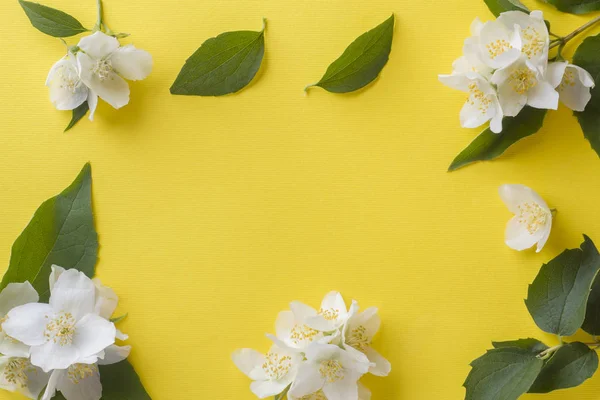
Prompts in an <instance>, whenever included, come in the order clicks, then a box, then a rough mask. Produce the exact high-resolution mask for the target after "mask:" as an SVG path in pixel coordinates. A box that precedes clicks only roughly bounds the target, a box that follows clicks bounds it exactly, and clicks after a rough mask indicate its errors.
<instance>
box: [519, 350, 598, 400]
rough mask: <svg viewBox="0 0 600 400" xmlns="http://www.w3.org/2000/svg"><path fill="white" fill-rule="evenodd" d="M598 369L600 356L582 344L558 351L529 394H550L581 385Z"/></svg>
mask: <svg viewBox="0 0 600 400" xmlns="http://www.w3.org/2000/svg"><path fill="white" fill-rule="evenodd" d="M597 369H598V355H597V354H596V351H595V350H592V349H590V348H589V347H587V346H586V345H585V344H583V343H580V342H575V343H569V344H566V345H564V346H562V347H561V348H560V349H558V350H557V351H556V352H555V353H554V354H553V355H552V357H551V358H550V359H549V360H548V362H546V364H545V365H544V367H543V368H542V372H540V374H539V376H538V377H537V379H536V380H535V382H534V383H533V385H532V386H531V388H530V389H529V393H548V392H551V391H553V390H558V389H567V388H572V387H575V386H579V385H581V384H582V383H583V382H584V381H585V380H586V379H589V378H591V377H592V375H594V372H596V370H597Z"/></svg>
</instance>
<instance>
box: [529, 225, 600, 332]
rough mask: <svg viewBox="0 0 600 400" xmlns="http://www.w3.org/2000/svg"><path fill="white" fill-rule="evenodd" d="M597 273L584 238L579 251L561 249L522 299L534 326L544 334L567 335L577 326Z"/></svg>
mask: <svg viewBox="0 0 600 400" xmlns="http://www.w3.org/2000/svg"><path fill="white" fill-rule="evenodd" d="M599 270H600V254H599V253H598V250H597V249H596V246H594V243H593V242H592V240H591V239H590V238H589V237H587V236H585V235H584V242H583V243H582V244H581V248H580V249H572V250H565V251H564V252H563V253H561V254H560V255H559V256H558V257H556V258H555V259H553V260H552V261H550V262H549V263H548V264H544V265H542V268H541V269H540V272H539V273H538V275H537V277H536V278H535V280H534V281H533V283H532V284H531V285H529V291H528V297H527V300H525V304H526V305H527V309H528V310H529V313H530V314H531V316H532V317H533V319H534V321H535V323H536V324H537V326H539V327H540V329H542V330H543V331H545V332H548V333H554V334H556V335H559V336H571V335H573V334H574V333H575V332H576V331H577V329H579V328H580V327H581V325H582V324H583V321H584V318H585V312H586V304H587V301H588V297H589V294H590V288H591V287H592V282H593V281H594V279H595V278H596V275H597V274H598V271H599Z"/></svg>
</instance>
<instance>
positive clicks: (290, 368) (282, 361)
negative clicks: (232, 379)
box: [231, 346, 302, 399]
mask: <svg viewBox="0 0 600 400" xmlns="http://www.w3.org/2000/svg"><path fill="white" fill-rule="evenodd" d="M231 358H232V360H233V362H234V364H235V365H236V366H237V367H238V368H239V370H240V371H242V372H243V373H244V374H246V376H248V377H249V378H250V379H252V380H253V381H254V382H252V383H251V384H250V390H251V391H252V393H254V394H255V395H256V396H258V397H259V398H261V399H265V398H267V397H271V396H276V395H278V394H279V393H281V392H283V391H284V390H285V388H287V387H288V386H289V385H290V384H291V383H292V382H293V381H294V379H295V378H296V373H297V372H298V365H299V364H300V362H301V361H302V357H301V356H300V355H299V354H297V353H294V352H291V351H288V350H285V349H281V348H279V347H277V346H272V347H271V350H269V352H268V353H267V354H266V355H262V354H260V353H259V352H257V351H255V350H252V349H240V350H236V351H235V352H234V353H233V354H232V356H231Z"/></svg>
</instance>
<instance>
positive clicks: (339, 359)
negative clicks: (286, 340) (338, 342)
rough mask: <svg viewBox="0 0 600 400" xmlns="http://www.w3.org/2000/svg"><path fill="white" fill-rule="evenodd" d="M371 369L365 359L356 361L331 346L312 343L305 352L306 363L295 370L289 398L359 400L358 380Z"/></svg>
mask: <svg viewBox="0 0 600 400" xmlns="http://www.w3.org/2000/svg"><path fill="white" fill-rule="evenodd" d="M370 366H371V364H370V363H369V360H368V359H367V358H366V357H364V356H363V357H362V358H357V357H355V355H353V354H351V353H349V352H347V351H346V350H344V349H342V348H340V347H339V346H335V345H332V344H321V343H313V344H311V345H310V346H308V348H307V349H306V361H304V362H303V363H302V364H301V365H300V367H299V368H298V375H297V376H296V379H295V380H294V383H293V384H292V387H291V388H290V391H289V395H290V397H296V398H302V397H303V396H307V395H312V394H315V393H318V392H319V391H322V392H323V394H324V395H325V396H326V398H327V399H328V400H358V380H359V379H360V377H361V376H363V375H364V374H366V373H367V372H368V371H369V367H370ZM317 398H318V397H317Z"/></svg>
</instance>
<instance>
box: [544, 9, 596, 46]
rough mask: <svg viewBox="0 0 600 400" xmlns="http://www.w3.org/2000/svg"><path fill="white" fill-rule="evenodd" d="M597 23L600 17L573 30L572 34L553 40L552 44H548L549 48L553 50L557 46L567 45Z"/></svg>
mask: <svg viewBox="0 0 600 400" xmlns="http://www.w3.org/2000/svg"><path fill="white" fill-rule="evenodd" d="M598 22H600V17H596V18H594V19H593V20H591V21H589V22H588V23H587V24H584V25H582V26H580V27H579V28H577V29H575V30H574V31H573V32H571V33H569V34H568V35H567V36H565V37H562V38H558V39H556V40H553V41H552V43H550V48H551V49H553V48H555V47H557V46H560V45H562V46H564V45H565V44H567V42H569V41H570V40H571V39H573V38H574V37H575V36H577V35H579V34H580V33H582V32H583V31H585V30H586V29H588V28H591V27H592V26H593V25H595V24H596V23H598Z"/></svg>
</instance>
